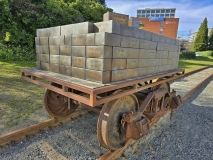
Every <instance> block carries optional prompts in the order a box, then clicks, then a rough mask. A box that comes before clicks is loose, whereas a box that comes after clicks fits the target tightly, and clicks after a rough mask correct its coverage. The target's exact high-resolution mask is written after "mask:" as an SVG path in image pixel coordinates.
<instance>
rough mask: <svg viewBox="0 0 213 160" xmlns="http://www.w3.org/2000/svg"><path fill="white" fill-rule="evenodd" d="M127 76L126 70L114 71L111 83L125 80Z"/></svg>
mask: <svg viewBox="0 0 213 160" xmlns="http://www.w3.org/2000/svg"><path fill="white" fill-rule="evenodd" d="M126 74H127V72H126V69H123V70H115V71H112V77H111V82H116V81H121V80H125V79H126Z"/></svg>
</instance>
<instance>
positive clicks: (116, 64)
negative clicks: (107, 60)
mask: <svg viewBox="0 0 213 160" xmlns="http://www.w3.org/2000/svg"><path fill="white" fill-rule="evenodd" d="M126 63H127V60H126V59H112V70H119V69H125V68H126Z"/></svg>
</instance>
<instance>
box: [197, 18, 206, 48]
mask: <svg viewBox="0 0 213 160" xmlns="http://www.w3.org/2000/svg"><path fill="white" fill-rule="evenodd" d="M207 23H208V21H207V18H205V19H204V20H203V23H202V24H201V25H200V28H199V30H198V32H197V36H196V38H195V41H194V46H193V49H194V50H195V51H206V50H207V49H208V24H207Z"/></svg>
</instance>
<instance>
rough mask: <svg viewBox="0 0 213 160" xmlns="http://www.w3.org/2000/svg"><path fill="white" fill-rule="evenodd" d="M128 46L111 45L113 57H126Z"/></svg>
mask: <svg viewBox="0 0 213 160" xmlns="http://www.w3.org/2000/svg"><path fill="white" fill-rule="evenodd" d="M128 54H129V48H122V47H113V58H127V56H128Z"/></svg>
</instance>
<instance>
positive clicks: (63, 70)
mask: <svg viewBox="0 0 213 160" xmlns="http://www.w3.org/2000/svg"><path fill="white" fill-rule="evenodd" d="M59 73H60V74H63V75H67V76H72V67H71V66H65V65H60V66H59Z"/></svg>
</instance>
